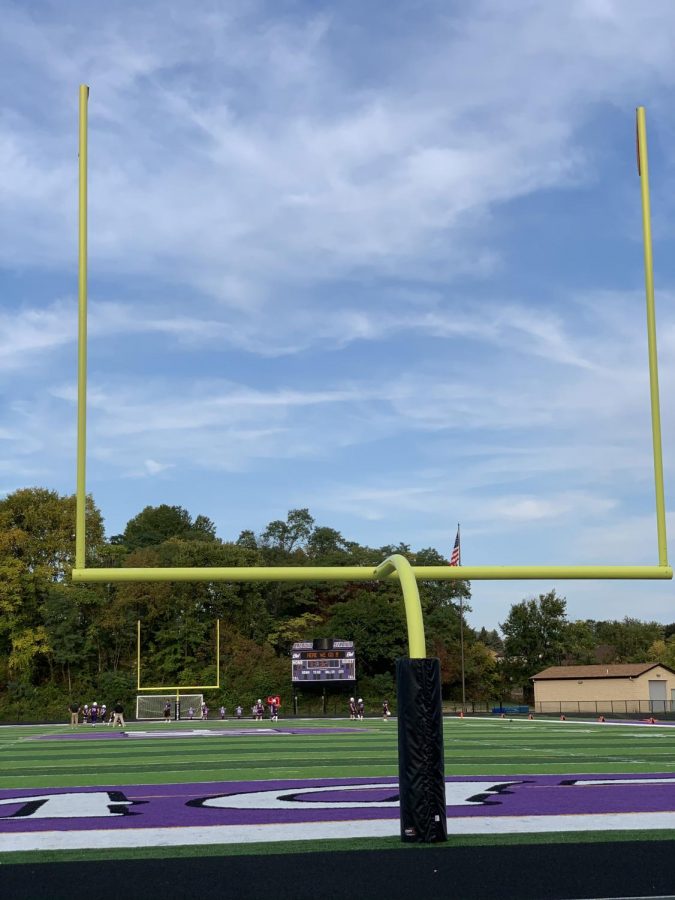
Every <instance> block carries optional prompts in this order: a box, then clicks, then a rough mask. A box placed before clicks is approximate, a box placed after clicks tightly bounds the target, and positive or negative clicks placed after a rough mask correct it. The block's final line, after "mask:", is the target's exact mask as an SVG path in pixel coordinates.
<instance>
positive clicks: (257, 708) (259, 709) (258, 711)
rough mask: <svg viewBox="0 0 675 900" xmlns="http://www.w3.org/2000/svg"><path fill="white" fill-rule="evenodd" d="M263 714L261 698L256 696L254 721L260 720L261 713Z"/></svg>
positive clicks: (261, 718)
mask: <svg viewBox="0 0 675 900" xmlns="http://www.w3.org/2000/svg"><path fill="white" fill-rule="evenodd" d="M264 714H265V707H264V706H263V704H262V700H261V699H260V697H258V702H257V703H256V705H255V720H256V722H262V720H263V715H264Z"/></svg>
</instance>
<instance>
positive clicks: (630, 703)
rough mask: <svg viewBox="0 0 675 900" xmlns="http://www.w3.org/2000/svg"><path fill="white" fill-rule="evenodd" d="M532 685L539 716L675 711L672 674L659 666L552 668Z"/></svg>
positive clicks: (537, 676) (546, 670) (536, 678)
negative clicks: (551, 714)
mask: <svg viewBox="0 0 675 900" xmlns="http://www.w3.org/2000/svg"><path fill="white" fill-rule="evenodd" d="M532 681H533V682H534V708H535V711H536V712H540V713H565V712H580V713H589V714H590V713H596V712H598V713H600V712H609V713H611V712H615V713H645V714H648V713H664V712H667V711H671V710H673V711H675V671H673V669H671V668H669V667H668V666H664V665H662V664H661V663H623V664H620V665H600V666H552V667H551V668H550V669H544V671H543V672H539V673H538V674H537V675H533V676H532Z"/></svg>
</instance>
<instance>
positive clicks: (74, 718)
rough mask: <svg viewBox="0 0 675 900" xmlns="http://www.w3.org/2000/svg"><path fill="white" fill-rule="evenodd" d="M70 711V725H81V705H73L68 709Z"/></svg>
mask: <svg viewBox="0 0 675 900" xmlns="http://www.w3.org/2000/svg"><path fill="white" fill-rule="evenodd" d="M68 709H69V710H70V725H71V727H72V726H73V725H79V724H80V704H79V703H71V704H70V706H69V707H68Z"/></svg>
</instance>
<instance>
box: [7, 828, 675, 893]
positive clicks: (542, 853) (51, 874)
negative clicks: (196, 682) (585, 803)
mask: <svg viewBox="0 0 675 900" xmlns="http://www.w3.org/2000/svg"><path fill="white" fill-rule="evenodd" d="M673 848H674V844H673V843H672V842H670V841H652V842H647V841H639V842H612V843H596V844H547V845H545V846H509V847H500V846H498V847H454V848H452V847H401V848H399V849H395V850H387V851H373V850H368V851H360V852H359V851H357V852H344V851H343V852H334V853H304V854H303V853H299V854H295V855H290V854H277V855H275V854H269V855H267V856H227V857H213V856H212V857H203V858H198V857H192V858H190V859H137V860H120V861H113V860H109V861H107V862H105V863H101V862H100V861H92V862H87V861H86V859H85V860H83V861H81V862H63V863H43V864H40V863H27V864H23V865H11V864H9V865H7V864H4V865H0V896H1V897H7V898H8V900H9V898H11V900H25V898H38V897H39V898H46V900H66V898H67V900H72V898H73V897H74V896H77V895H78V894H79V893H80V892H81V891H83V890H85V891H87V892H91V893H90V896H91V897H95V898H96V900H108V898H115V900H119V898H120V897H123V898H125V900H126V898H136V897H138V898H141V897H142V898H155V897H161V898H163V900H172V898H188V897H198V898H199V900H210V898H216V897H218V898H219V900H230V898H231V900H235V898H236V900H254V898H255V900H258V898H269V900H305V898H307V900H309V898H311V900H318V898H328V900H332V898H339V897H344V896H350V897H352V898H355V900H362V898H363V900H366V898H368V900H370V898H376V900H378V898H382V900H399V898H400V900H404V898H405V900H411V898H417V900H437V898H438V900H441V898H443V900H447V898H456V900H496V898H500V900H502V898H508V900H581V898H584V900H597V898H609V897H611V898H620V897H624V898H628V897H632V898H635V897H640V898H646V897H656V896H658V897H661V898H663V897H664V895H672V894H673V892H674V891H675V866H674V865H673Z"/></svg>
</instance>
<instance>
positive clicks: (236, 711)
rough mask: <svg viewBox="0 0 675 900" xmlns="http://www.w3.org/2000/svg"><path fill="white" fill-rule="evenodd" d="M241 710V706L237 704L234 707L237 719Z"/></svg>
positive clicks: (239, 717)
mask: <svg viewBox="0 0 675 900" xmlns="http://www.w3.org/2000/svg"><path fill="white" fill-rule="evenodd" d="M243 711H244V710H243V709H242V708H241V706H238V707H237V708H236V709H235V713H236V716H237V718H238V719H241V714H242V713H243Z"/></svg>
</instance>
